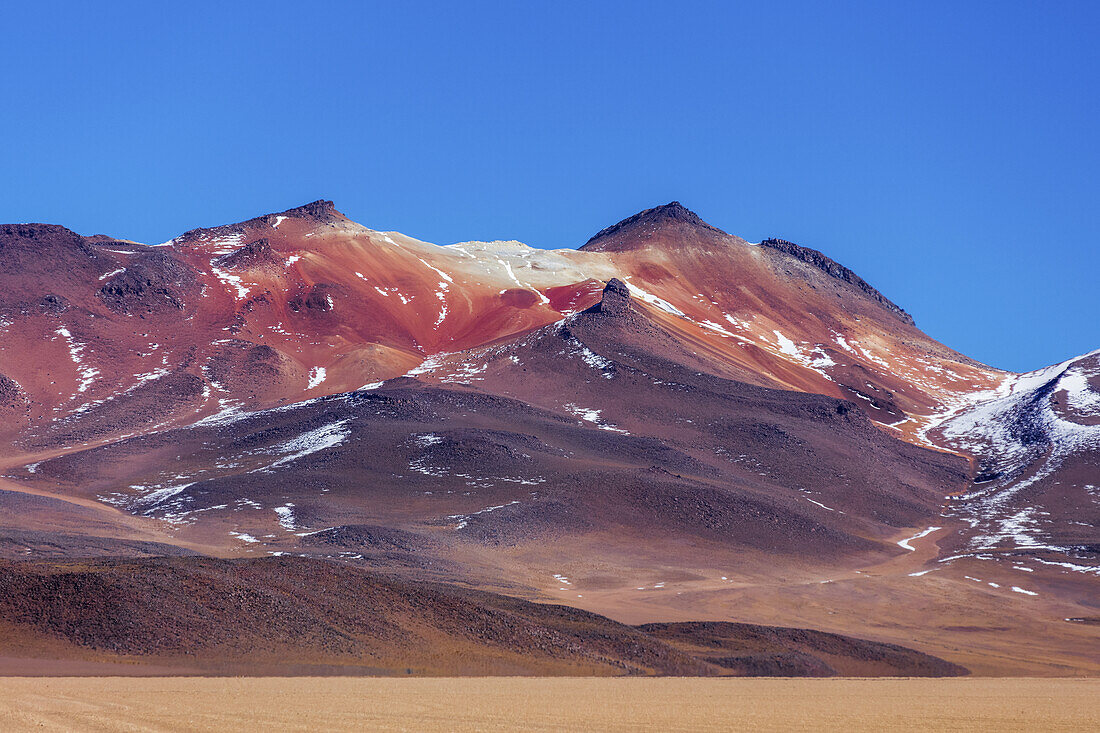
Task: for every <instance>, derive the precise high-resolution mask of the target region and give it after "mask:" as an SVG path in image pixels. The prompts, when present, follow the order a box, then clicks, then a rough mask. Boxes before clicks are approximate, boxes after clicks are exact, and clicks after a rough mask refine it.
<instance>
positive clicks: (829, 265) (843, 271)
mask: <svg viewBox="0 0 1100 733" xmlns="http://www.w3.org/2000/svg"><path fill="white" fill-rule="evenodd" d="M760 246H761V247H768V248H770V249H774V250H778V251H779V252H783V253H784V254H788V255H790V256H792V257H795V258H797V259H799V260H801V261H802V262H805V263H806V264H808V265H813V266H814V267H816V268H817V269H819V270H821V271H822V272H824V273H825V274H826V275H828V276H830V277H834V278H836V279H837V280H843V281H844V282H846V283H849V284H851V285H853V286H855V287H856V288H858V289H859V290H860V291H862V292H863V294H864V295H866V296H867V297H869V298H870V299H871V300H873V301H875V302H876V303H878V304H879V305H881V306H882V307H883V308H885V309H886V310H888V311H890V312H891V313H893V314H894V315H896V316H897V317H898V318H900V319H901V320H902V321H904V322H905V323H908V324H909V325H910V326H913V325H915V323H914V322H913V316H911V315H909V314H908V313H907V312H906V311H905V310H904V309H903V308H902V307H901V306H899V305H898V304H897V303H895V302H894V301H892V300H890V299H889V298H887V297H886V296H885V295H883V294H882V293H880V292H879V291H878V290H876V289H875V288H874V287H872V286H871V284H870V283H868V282H867V281H866V280H864V279H863V278H861V277H860V276H859V275H857V274H855V273H854V272H852V271H851V270H849V269H848V268H847V267H845V266H844V265H842V264H840V263H839V262H837V261H835V260H833V259H831V258H830V257H828V256H826V255H824V254H822V253H821V252H818V251H817V250H816V249H810V248H809V247H803V246H801V245H797V244H795V243H794V242H788V241H787V240H785V239H775V238H771V239H765V240H764V241H763V242H761V243H760Z"/></svg>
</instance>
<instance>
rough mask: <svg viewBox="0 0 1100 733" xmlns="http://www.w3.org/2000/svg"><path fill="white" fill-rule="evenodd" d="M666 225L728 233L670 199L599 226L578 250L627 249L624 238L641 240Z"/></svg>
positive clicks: (714, 232) (720, 233) (723, 234)
mask: <svg viewBox="0 0 1100 733" xmlns="http://www.w3.org/2000/svg"><path fill="white" fill-rule="evenodd" d="M668 226H674V227H681V228H683V227H686V228H688V229H694V230H698V231H703V232H706V233H708V234H712V235H718V236H723V237H724V236H729V235H727V234H726V232H724V231H722V230H721V229H719V228H718V227H715V226H711V225H710V224H708V223H706V222H705V221H703V220H702V219H701V218H700V217H699V215H698V214H696V213H695V212H694V211H692V210H691V209H688V208H687V207H685V206H684V205H682V204H681V203H680V202H679V201H672V202H670V203H667V204H664V205H663V206H655V207H653V208H652V209H646V210H645V211H639V212H638V213H637V214H634V215H633V216H630V217H627V218H626V219H623V220H622V221H620V222H618V223H617V224H612V225H611V226H609V227H607V228H605V229H601V230H600V231H598V232H596V234H595V236H593V237H592V238H591V239H589V240H588V241H587V242H585V243H584V245H583V246H582V247H581V249H583V250H586V251H597V252H600V251H615V250H622V249H629V248H630V243H628V242H626V241H624V239H625V238H628V237H629V238H632V237H633V236H637V237H639V238H641V239H643V240H644V239H646V238H648V237H649V236H651V235H652V234H653V233H654V232H656V231H658V230H660V229H663V228H665V227H668Z"/></svg>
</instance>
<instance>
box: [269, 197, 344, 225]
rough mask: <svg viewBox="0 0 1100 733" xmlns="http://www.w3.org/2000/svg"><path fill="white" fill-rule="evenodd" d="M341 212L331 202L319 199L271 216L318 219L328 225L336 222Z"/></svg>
mask: <svg viewBox="0 0 1100 733" xmlns="http://www.w3.org/2000/svg"><path fill="white" fill-rule="evenodd" d="M339 215H340V212H338V211H337V210H336V205H335V204H333V203H332V202H331V201H326V200H324V199H317V200H316V201H311V202H310V203H308V204H303V205H302V206H295V207H294V208H293V209H287V210H286V211H282V212H279V213H278V214H272V215H271V216H287V217H295V218H300V219H316V220H317V221H320V222H323V223H328V222H331V221H332V220H334V219H335V218H336V217H337V216H339Z"/></svg>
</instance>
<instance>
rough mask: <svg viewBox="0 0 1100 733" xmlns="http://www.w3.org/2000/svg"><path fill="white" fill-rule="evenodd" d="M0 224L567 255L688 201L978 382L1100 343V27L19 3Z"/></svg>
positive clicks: (7, 49) (1099, 11)
mask: <svg viewBox="0 0 1100 733" xmlns="http://www.w3.org/2000/svg"><path fill="white" fill-rule="evenodd" d="M0 27H2V28H3V29H4V32H3V41H2V42H0V92H2V94H3V106H2V108H0V136H2V137H0V139H2V140H3V144H2V145H0V221H5V222H9V221H46V222H52V223H60V224H65V225H67V226H69V227H70V228H72V229H75V230H76V231H79V232H81V233H84V234H90V233H109V234H112V235H115V236H119V237H126V238H131V239H136V240H139V241H145V242H160V241H164V240H166V239H169V238H170V237H172V236H174V235H175V234H177V233H179V232H181V231H183V230H186V229H189V228H193V227H196V226H208V225H214V224H220V223H226V222H230V221H238V220H241V219H245V218H249V217H251V216H255V215H259V214H262V213H267V212H270V211H277V210H281V209H284V208H287V207H289V206H294V205H298V204H301V203H305V202H307V201H311V200H313V199H317V198H329V199H333V200H334V201H335V202H336V205H337V207H338V208H340V209H341V210H342V211H344V212H345V213H346V214H348V215H349V216H350V217H351V218H352V219H355V220H357V221H359V222H361V223H363V224H366V225H368V226H371V227H374V228H379V229H396V230H400V231H403V232H406V233H408V234H410V235H413V236H416V237H419V238H422V239H426V240H429V241H434V242H438V243H441V244H443V243H450V242H455V241H460V240H465V239H490V238H509V239H511V238H515V239H520V240H522V241H525V242H528V243H529V244H532V245H535V246H539V247H575V246H578V245H580V244H582V243H583V242H584V241H585V240H586V239H587V238H588V237H589V236H590V235H591V234H592V233H594V232H595V231H597V230H598V229H600V228H601V227H603V226H606V225H608V224H611V223H613V222H614V221H616V220H618V219H620V218H622V217H625V216H627V215H629V214H632V213H634V212H635V211H637V210H639V209H642V208H646V207H649V206H653V205H656V204H660V203H665V202H668V201H670V200H673V199H678V200H680V201H681V202H683V203H684V204H685V205H686V206H688V207H690V208H692V209H694V210H695V211H697V212H698V213H699V214H700V215H701V216H702V217H703V218H705V219H707V220H709V221H710V222H712V223H713V224H715V225H717V226H720V227H722V228H724V229H726V230H728V231H730V232H732V233H735V234H739V235H741V236H744V237H746V238H748V239H751V240H754V241H755V240H758V239H760V238H762V237H766V236H771V235H775V236H780V237H783V238H786V239H790V240H793V241H795V242H798V243H800V244H803V245H806V246H810V247H814V248H816V249H820V250H822V251H824V252H825V253H826V254H828V255H830V256H831V257H833V258H834V259H836V260H838V261H840V262H842V263H844V264H846V265H848V266H849V267H851V268H852V269H854V270H855V271H856V272H858V273H859V274H861V275H862V276H863V277H864V278H866V279H867V280H868V281H870V282H871V283H872V284H873V285H875V286H876V287H878V288H879V289H881V290H882V291H883V292H885V293H886V294H887V295H888V296H889V297H890V298H892V299H894V300H895V301H897V302H898V303H899V304H901V305H902V306H903V307H905V308H907V309H908V310H909V311H911V312H912V313H913V314H914V316H915V317H916V320H917V324H918V325H919V326H921V327H923V328H924V329H925V330H926V331H927V332H928V333H929V334H931V335H932V336H934V337H936V338H938V339H940V340H941V341H943V342H945V343H947V344H948V345H950V346H952V347H955V348H957V349H959V350H961V351H963V352H965V353H968V354H970V355H972V356H974V357H975V358H978V359H981V360H983V361H986V362H988V363H990V364H993V365H995V366H1000V367H1004V368H1010V369H1032V368H1037V367H1040V366H1043V365H1046V364H1048V363H1051V362H1056V361H1060V360H1062V359H1064V358H1067V357H1069V356H1072V355H1075V354H1078V353H1082V352H1085V351H1089V350H1092V349H1094V348H1098V347H1100V307H1098V306H1100V296H1098V292H1097V291H1098V290H1100V288H1098V283H1100V250H1098V248H1097V243H1098V242H1100V220H1098V213H1100V206H1098V203H1100V135H1098V132H1100V124H1098V123H1100V51H1098V47H1100V44H1098V42H1097V39H1098V38H1100V4H1097V3H1092V2H1090V3H1085V2H1081V3H1075V2H1058V3H1038V2H1030V3H1016V2H990V3H977V2H970V3H968V2H947V3H934V2H920V3H900V2H868V3H840V2H830V3H793V4H790V3H773V2H753V3H733V2H714V3H690V2H688V3H685V2H665V3H652V4H650V3H641V2H631V3H627V2H623V3H610V2H609V3H599V2H584V3H579V2H578V3H573V2H541V3H522V2H515V3H512V2H497V3H478V2H474V3H457V2H456V3H450V2H439V3H417V2H386V3H374V2H347V3H325V2H312V3H281V2H265V3H221V2H219V3H207V2H187V3H172V4H161V3H148V2H140V3H139V2H133V3H130V2H107V3H84V2H80V3H53V2H37V3H19V4H15V3H5V4H4V7H3V9H0Z"/></svg>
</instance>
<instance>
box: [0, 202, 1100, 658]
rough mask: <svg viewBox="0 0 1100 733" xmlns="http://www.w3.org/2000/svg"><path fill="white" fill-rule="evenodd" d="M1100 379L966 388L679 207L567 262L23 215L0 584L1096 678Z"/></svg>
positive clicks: (993, 373) (1075, 369)
mask: <svg viewBox="0 0 1100 733" xmlns="http://www.w3.org/2000/svg"><path fill="white" fill-rule="evenodd" d="M1098 375H1100V362H1098V361H1097V354H1096V353H1094V354H1091V355H1086V356H1083V357H1080V358H1078V359H1075V360H1070V361H1068V362H1065V363H1063V364H1060V365H1057V366H1055V367H1051V368H1049V369H1046V370H1040V371H1039V372H1035V373H1032V374H1025V375H1015V374H1010V373H1007V372H1003V371H1000V370H997V369H994V368H991V367H988V366H985V365H982V364H980V363H978V362H976V361H974V360H972V359H970V358H968V357H966V356H964V355H962V354H959V353H957V352H955V351H952V350H951V349H949V348H948V347H946V346H944V345H942V344H939V343H938V342H936V341H934V340H933V339H931V338H930V337H928V336H927V335H926V334H924V333H923V332H921V331H920V330H919V329H918V328H917V326H916V325H915V323H914V319H913V318H912V317H911V316H910V315H909V314H908V313H907V312H906V311H905V310H904V309H903V308H902V307H900V306H899V305H897V304H895V303H893V302H892V301H890V300H889V299H888V298H887V297H886V296H885V295H883V294H882V293H880V292H879V291H878V290H876V289H875V288H874V287H873V286H872V285H870V284H869V283H867V282H866V281H864V280H863V279H862V278H860V277H859V276H858V275H857V274H855V273H854V272H853V271H851V270H850V269H848V268H847V267H844V266H843V265H841V264H839V263H837V262H834V261H833V260H831V259H830V258H828V257H827V256H826V255H824V254H822V253H820V252H817V251H816V250H813V249H809V248H806V247H803V246H800V245H797V244H793V243H791V242H787V241H785V240H781V239H769V240H765V241H763V242H761V243H758V244H753V243H750V242H747V241H745V240H744V239H741V238H738V237H736V236H733V235H730V234H727V233H725V232H723V231H721V230H720V229H717V228H716V227H713V226H711V225H710V224H707V223H706V222H705V221H703V220H702V219H701V218H700V217H699V216H698V215H696V214H695V213H693V212H691V211H690V210H688V209H686V208H685V207H683V206H682V205H680V204H679V203H676V202H673V203H671V204H667V205H665V206H659V207H656V208H653V209H648V210H646V211H643V212H640V213H639V214H636V215H634V216H631V217H628V218H627V219H624V220H622V221H620V222H619V223H617V224H614V225H612V226H610V227H608V228H606V229H604V230H602V231H600V232H599V233H597V234H596V235H595V236H593V237H592V238H591V239H590V240H589V241H588V242H587V243H586V244H584V245H583V246H581V247H580V248H579V249H561V250H552V251H548V250H538V249H533V248H530V247H527V246H525V245H523V244H521V243H518V242H463V243H459V244H452V245H448V246H437V245H433V244H429V243H426V242H421V241H418V240H416V239H413V238H411V237H408V236H405V235H402V234H399V233H396V232H379V231H375V230H371V229H368V228H366V227H363V226H361V225H359V224H356V223H354V222H352V221H350V220H349V219H348V218H347V217H345V216H344V215H343V214H341V213H340V212H339V211H337V210H336V208H335V207H334V206H333V204H332V203H331V202H328V201H317V202H314V203H311V204H308V205H306V206H302V207H298V208H295V209H290V210H287V211H283V212H280V213H277V214H268V215H265V216H261V217H257V218H255V219H250V220H248V221H245V222H241V223H238V224H231V225H226V226H218V227H213V228H206V229H194V230H191V231H189V232H186V233H184V234H182V235H180V236H178V237H176V238H174V239H172V240H170V241H169V242H166V243H164V244H161V245H156V246H148V245H143V244H138V243H134V242H127V241H123V240H117V239H112V238H110V237H107V236H95V237H82V236H80V235H77V234H75V233H73V232H70V231H69V230H67V229H64V228H63V227H58V226H54V225H40V224H26V225H8V226H4V227H0V414H2V416H3V418H4V419H3V420H2V421H0V426H2V427H0V439H2V440H3V444H4V445H5V448H4V450H3V451H2V452H0V456H2V459H0V471H3V472H4V476H3V477H2V478H0V509H3V511H2V512H0V557H7V558H10V559H12V560H13V561H15V560H20V561H24V562H25V561H27V560H28V559H33V560H35V561H37V562H39V563H40V564H39V565H36V566H35V569H34V571H33V572H34V573H47V572H49V573H52V572H55V571H54V570H49V569H48V568H50V567H55V566H51V565H42V564H41V563H44V562H49V563H62V564H63V563H64V562H66V561H71V560H73V559H76V558H83V559H84V560H83V561H84V562H88V563H114V562H119V561H117V560H107V559H106V558H119V557H126V558H130V560H127V562H131V563H136V564H134V565H131V566H129V567H133V568H139V569H142V570H138V571H135V572H139V574H140V573H145V572H148V573H155V572H162V569H163V568H164V567H172V568H178V569H179V572H181V573H192V572H195V573H200V574H201V573H205V572H206V571H205V570H200V568H205V567H207V566H206V565H203V563H205V562H206V561H207V560H206V559H207V558H257V557H260V556H271V555H277V556H280V557H281V558H283V559H284V560H285V562H289V563H291V564H293V563H296V562H299V561H300V562H303V563H305V562H310V561H318V562H319V561H328V562H329V563H338V564H340V565H349V566H355V567H357V568H366V569H369V570H371V571H373V572H383V573H388V574H391V575H392V576H393V577H394V578H397V579H399V580H400V582H403V583H412V584H424V583H445V584H455V583H457V584H461V585H464V586H466V587H469V588H474V589H478V590H482V591H486V592H492V593H496V594H504V595H506V596H509V597H516V598H522V599H527V600H529V601H537V602H547V601H552V602H555V603H564V604H569V605H571V606H576V607H578V608H584V609H587V610H588V611H591V612H595V613H598V614H601V615H603V616H608V617H610V618H613V619H615V621H616V622H620V623H625V624H628V625H634V626H636V625H639V624H654V623H658V622H660V623H669V622H684V623H686V622H692V623H695V622H704V621H706V622H712V621H713V622H722V623H727V622H749V623H754V624H760V625H767V626H769V627H770V626H775V625H779V626H783V627H795V628H814V629H821V630H823V631H827V632H833V633H839V634H844V635H847V636H852V637H859V638H868V639H874V640H875V641H876V642H884V643H893V644H897V643H902V644H905V645H907V646H910V645H911V646H914V647H915V648H917V649H920V650H921V651H922V652H926V653H930V654H933V655H935V656H937V657H942V658H944V659H949V660H951V661H952V662H956V663H959V664H963V665H965V666H966V667H967V668H969V669H971V670H973V671H975V672H976V673H998V674H999V673H1007V672H1012V673H1028V674H1070V673H1083V672H1095V671H1097V664H1096V659H1097V658H1098V657H1097V655H1096V654H1095V651H1097V648H1096V645H1095V640H1094V639H1093V638H1092V637H1091V636H1090V633H1089V632H1090V628H1089V623H1086V621H1087V620H1088V619H1094V618H1096V597H1097V594H1096V582H1097V575H1098V574H1100V562H1098V553H1100V538H1098V537H1097V535H1096V526H1097V524H1098V523H1100V511H1098V509H1097V506H1098V504H1097V500H1096V498H1097V493H1096V492H1097V486H1098V485H1100V466H1098V465H1097V463H1098V458H1097V456H1098V453H1097V449H1098V447H1100V439H1098V437H1097V434H1096V431H1097V430H1100V376H1098ZM168 556H171V557H172V558H173V559H172V560H171V564H170V565H169V566H165V565H163V564H158V563H163V562H164V561H162V560H158V559H157V558H164V557H168ZM95 558H99V559H95ZM288 558H293V560H291V559H288ZM62 566H63V565H56V567H62ZM13 567H16V566H13ZM19 567H21V566H19ZM28 567H29V566H28ZM104 567H116V566H114V565H106V566H104ZM219 567H223V568H224V570H223V571H219V572H222V573H223V574H228V575H229V576H232V575H233V573H236V572H238V571H237V570H233V568H237V567H240V568H245V567H260V566H252V565H248V564H245V565H240V566H236V565H229V566H219ZM263 567H269V566H263ZM157 568H160V569H161V570H158V569H157ZM28 572H30V571H28ZM104 572H107V571H106V570H105V571H104ZM110 572H115V571H113V570H112V571H110ZM173 572H175V571H173ZM239 572H242V573H243V572H245V571H243V570H241V571H239ZM248 572H251V571H248ZM262 575H263V574H262V573H261V574H259V575H257V576H256V577H257V578H259V577H261V576H262ZM249 577H252V576H249ZM256 582H257V583H259V582H261V581H260V580H257V581H256ZM263 582H264V583H266V582H268V581H267V580H264V581H263ZM349 582H350V581H349ZM395 582H397V581H396V580H395ZM155 587H156V586H155V585H140V584H139V589H138V590H135V591H134V593H135V594H136V596H142V594H150V593H154V592H158V593H159V592H161V591H155V590H154V588H155ZM422 587H423V586H421V585H416V588H418V589H420V588H422ZM97 592H98V591H97ZM417 593H420V590H417ZM425 602H427V601H425ZM1067 619H1071V620H1067ZM1072 619H1085V620H1086V621H1080V620H1072ZM609 623H610V622H609ZM643 628H649V627H648V626H647V627H643ZM653 628H657V627H653ZM693 628H698V629H705V628H709V627H705V626H700V627H693ZM40 631H41V630H40ZM712 631H713V629H712V630H711V631H707V632H706V633H711V632H712ZM36 633H37V632H36ZM42 633H48V634H54V635H56V634H57V633H59V632H58V630H57V629H51V630H48V631H46V632H42ZM195 633H196V634H197V633H198V632H197V631H196V632H195ZM631 633H634V632H631ZM646 633H650V632H646ZM665 633H666V632H665V631H662V632H661V634H665ZM669 633H671V634H672V635H671V636H668V637H667V638H666V637H665V636H662V637H661V639H662V640H661V642H660V643H662V644H666V643H673V642H675V643H674V646H675V645H676V644H680V646H679V647H677V648H686V647H683V644H681V641H683V640H682V639H681V636H680V635H679V634H680V632H678V631H677V632H675V633H672V632H669ZM700 633H702V632H700ZM714 633H718V632H714ZM722 633H725V632H722ZM769 633H770V632H769ZM448 643H449V642H448ZM647 643H649V642H647ZM654 643H656V642H654ZM683 643H684V644H688V646H690V647H691V648H692V649H694V648H696V647H695V646H692V645H694V644H696V642H695V641H691V642H690V643H688V642H686V641H684V642H683ZM287 648H289V647H287ZM299 651H300V650H299ZM295 653H298V652H295ZM302 653H305V652H302ZM387 653H388V652H387ZM768 653H769V654H770V653H771V652H768ZM776 653H779V652H776ZM782 653H783V654H786V653H787V652H782ZM799 653H802V652H799ZM689 656H690V655H689ZM393 659H396V657H393ZM692 659H693V660H694V659H695V657H692ZM227 663H228V662H227ZM532 664H534V662H532ZM684 664H688V662H684ZM690 664H698V662H697V660H696V661H691V662H690ZM706 664H710V663H709V662H707V663H706ZM808 664H809V663H808ZM394 665H396V666H395V667H394V668H396V667H397V666H400V665H399V664H397V663H396V662H394ZM444 666H446V665H444ZM642 666H644V667H645V668H646V669H647V670H649V671H651V672H652V671H660V669H658V667H655V666H653V665H651V664H647V665H642ZM810 667H812V668H815V669H823V668H820V667H813V665H812V664H811V665H810ZM427 668H428V667H425V669H427ZM535 668H539V669H543V668H546V669H548V668H549V667H538V666H537V665H536V666H533V667H531V669H535ZM808 668H809V667H808ZM501 669H504V667H501ZM661 669H664V668H661ZM669 669H671V668H669ZM679 669H687V667H681V668H679ZM699 669H702V667H700V668H699ZM706 669H708V670H709V669H711V667H706ZM666 671H667V670H666Z"/></svg>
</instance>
